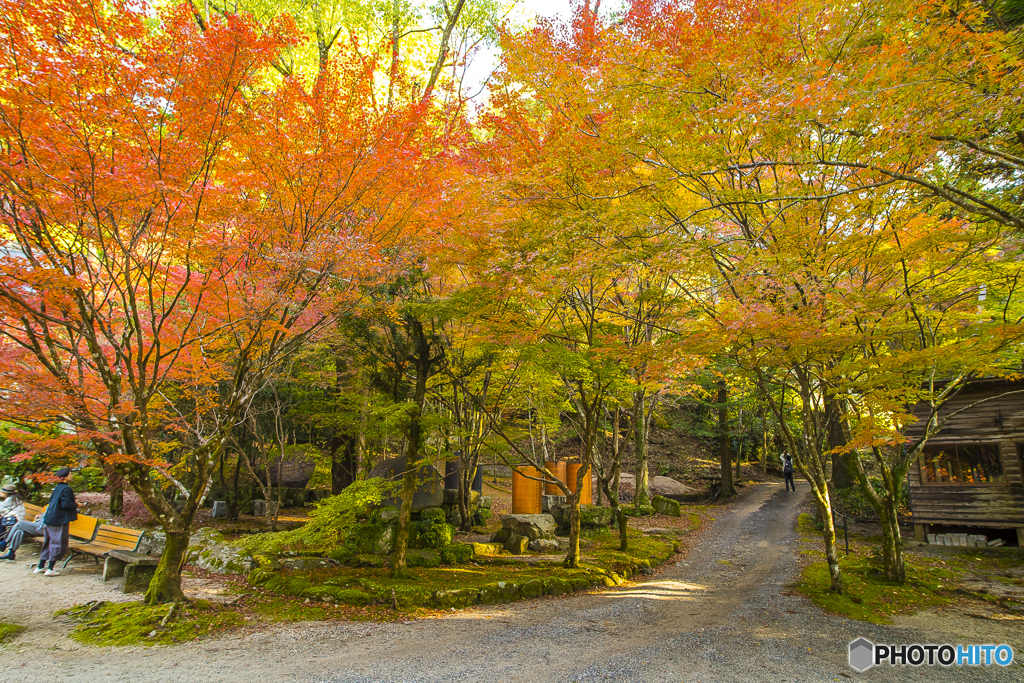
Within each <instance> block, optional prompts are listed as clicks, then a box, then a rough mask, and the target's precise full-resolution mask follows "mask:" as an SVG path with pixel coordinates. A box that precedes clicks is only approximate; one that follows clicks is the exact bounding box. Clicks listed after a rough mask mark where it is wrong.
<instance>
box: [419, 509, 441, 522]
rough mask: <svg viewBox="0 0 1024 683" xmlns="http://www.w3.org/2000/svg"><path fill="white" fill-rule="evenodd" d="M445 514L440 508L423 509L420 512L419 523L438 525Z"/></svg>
mask: <svg viewBox="0 0 1024 683" xmlns="http://www.w3.org/2000/svg"><path fill="white" fill-rule="evenodd" d="M444 520H445V514H444V510H443V509H442V508H425V509H423V510H420V521H421V522H432V523H435V524H440V523H442V522H444Z"/></svg>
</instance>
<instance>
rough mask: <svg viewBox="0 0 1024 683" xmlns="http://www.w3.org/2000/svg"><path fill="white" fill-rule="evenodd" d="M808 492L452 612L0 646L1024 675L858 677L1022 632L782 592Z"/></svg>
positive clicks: (86, 666)
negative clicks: (621, 579) (640, 565)
mask: <svg viewBox="0 0 1024 683" xmlns="http://www.w3.org/2000/svg"><path fill="white" fill-rule="evenodd" d="M801 499H802V496H800V495H793V494H787V493H785V492H784V491H783V490H782V487H781V486H779V485H774V484H765V485H760V486H758V487H756V488H754V490H753V491H751V492H750V493H748V494H746V495H745V496H744V497H743V498H742V499H741V500H739V501H737V502H736V503H735V504H733V505H732V506H730V507H729V508H727V509H723V511H722V512H723V514H722V515H721V516H720V518H719V519H718V521H717V522H716V523H715V524H714V526H713V527H712V528H711V529H710V530H709V531H708V532H707V533H706V536H705V538H704V539H703V541H702V542H701V543H699V544H697V547H696V549H694V550H693V551H691V553H690V554H689V556H688V557H686V558H684V559H681V560H680V561H679V562H678V563H677V564H675V565H674V566H671V567H669V568H667V569H666V570H664V571H662V572H661V573H660V574H659V575H658V576H657V577H655V579H654V580H652V581H649V582H646V583H642V584H634V585H630V586H623V587H621V588H620V589H617V590H613V591H603V592H600V593H593V594H586V595H573V596H565V597H561V598H548V599H542V600H539V601H533V602H526V603H518V604H515V605H507V606H500V607H496V608H495V607H487V608H475V609H469V610H464V611H461V612H457V613H453V614H452V615H451V616H449V617H445V618H441V619H431V620H419V621H415V622H406V623H397V624H367V623H338V622H334V623H330V622H325V623H306V624H293V625H288V626H281V627H277V628H264V629H263V630H260V631H252V632H240V633H236V634H233V635H230V636H227V637H224V638H220V639H217V640H207V641H204V642H198V643H192V644H188V645H182V646H178V647H167V648H122V649H95V648H82V649H78V648H77V646H76V645H75V644H74V643H72V642H71V641H69V640H67V639H66V638H63V637H61V636H60V634H59V633H57V632H56V631H57V630H59V629H57V628H56V627H55V626H53V625H49V626H44V625H43V620H37V621H33V622H32V623H31V624H29V625H30V631H29V632H28V633H26V634H24V635H23V636H21V637H20V638H19V639H17V640H16V641H14V642H12V643H10V644H8V645H5V646H0V652H2V656H3V660H4V663H5V664H6V667H5V669H4V670H0V680H2V681H8V680H9V681H25V682H30V681H46V682H47V683H52V681H54V680H58V681H60V680H70V681H86V680H88V681H91V680H99V681H114V680H126V681H147V682H148V681H152V682H154V683H159V682H163V681H168V682H171V681H174V682H177V681H197V682H198V681H201V682H203V683H215V682H218V681H231V682H232V683H235V682H237V681H239V680H242V681H302V682H310V683H313V682H316V683H320V682H323V683H327V682H332V683H333V682H338V683H341V682H346V683H349V682H351V683H356V682H370V681H374V682H376V681H381V682H383V681H388V682H391V681H422V682H425V683H426V682H433V681H437V682H441V681H444V682H448V681H486V682H487V683H490V682H492V681H553V682H559V683H561V682H565V683H569V682H573V681H576V682H582V681H630V682H632V681H637V682H640V681H643V682H651V683H656V682H660V681H673V682H675V683H678V682H679V681H707V682H710V681H772V682H774V681H834V680H842V679H843V678H849V677H851V676H852V677H863V678H864V679H867V680H872V681H906V680H913V681H921V680H928V681H931V680H940V681H947V680H948V681H961V680H982V679H984V680H986V681H1022V680H1024V675H1022V673H1021V671H1022V669H1021V668H1020V666H1019V665H1018V664H1017V663H1015V665H1014V666H1012V667H1010V668H1008V669H999V668H998V667H993V668H988V667H985V668H974V669H971V668H966V667H965V668H953V669H950V670H941V669H940V668H939V667H923V668H913V667H906V668H898V667H893V668H888V667H876V668H875V669H871V670H870V671H868V672H867V673H866V674H861V675H859V674H856V673H855V672H853V671H852V670H851V669H850V668H849V667H848V666H847V662H846V658H847V644H848V643H849V642H850V641H851V640H854V639H855V638H857V637H858V636H864V637H866V638H868V639H869V640H872V641H874V642H883V643H914V642H940V643H941V642H953V643H958V642H961V643H992V642H995V643H1002V642H1009V643H1010V644H1011V645H1014V649H1015V652H1017V653H1018V657H1019V659H1022V660H1024V648H1022V647H1021V645H1022V642H1021V641H1022V633H1021V631H1022V630H1024V629H1020V627H1019V626H1012V625H1011V626H1007V625H1005V624H1000V623H996V622H989V621H985V620H974V619H967V618H963V617H951V616H945V615H937V614H933V615H918V616H916V617H911V618H908V619H904V620H903V621H902V622H901V624H900V625H898V626H874V625H871V624H864V623H862V622H856V621H850V620H847V619H844V618H841V617H834V616H829V615H826V614H824V613H822V612H821V611H820V610H818V609H817V608H815V607H814V606H813V605H811V604H810V603H809V602H808V601H806V600H805V599H803V598H800V597H798V596H794V595H790V594H789V592H788V591H787V590H786V588H785V586H786V585H787V584H788V583H790V582H792V581H793V579H794V578H795V575H796V571H797V563H796V552H797V548H798V541H797V538H796V535H795V533H794V531H793V529H794V526H795V519H796V515H797V511H798V508H799V504H800V502H801ZM14 570H16V571H17V572H22V571H24V565H23V563H19V566H18V567H0V581H2V582H3V583H2V584H0V585H3V593H4V600H5V604H3V605H0V619H5V620H11V621H19V622H20V623H26V621H25V619H24V614H23V613H22V608H21V607H20V606H21V605H22V604H23V601H22V599H20V598H15V599H14V600H13V602H10V601H8V596H9V595H10V593H9V592H8V589H9V587H11V585H12V584H11V582H10V581H9V580H10V579H11V578H12V576H11V574H12V572H13V571H14ZM31 578H32V579H37V578H38V579H39V580H40V581H42V580H43V579H42V578H41V577H31ZM62 578H63V577H62ZM69 578H70V577H69ZM57 580H58V579H53V580H51V581H54V582H56V581H57ZM92 581H93V582H92V583H91V584H90V585H91V589H90V592H89V595H88V597H85V596H84V595H81V594H79V593H80V592H81V591H79V590H78V589H76V591H75V594H74V595H73V596H72V595H68V596H66V598H67V601H69V602H84V601H85V600H87V599H95V598H96V597H97V591H98V590H99V588H98V584H97V583H96V582H95V580H94V579H93V580H92ZM24 582H25V579H24V577H22V578H21V579H18V580H16V581H14V582H13V583H14V584H15V587H18V586H22V585H24V588H25V590H28V591H38V588H36V587H35V586H29V585H28V584H26V583H24ZM35 583H38V582H35ZM70 583H71V582H70V581H69V582H68V584H69V585H70ZM47 588H48V589H49V586H47ZM61 588H62V585H61V584H58V583H53V592H52V593H51V592H49V590H48V591H47V595H48V596H49V597H48V598H40V599H39V600H41V601H42V602H45V601H46V599H49V600H53V599H56V596H57V595H58V591H60V590H61ZM115 595H116V594H115ZM102 597H104V598H106V599H109V598H110V596H109V595H107V594H104V595H103V596H102ZM64 599H65V596H63V595H61V597H60V600H61V602H62V603H63V602H64ZM37 602H38V601H37ZM43 606H44V605H42V604H36V608H41V607H43ZM54 609H56V607H54ZM63 628H66V627H63ZM922 676H924V677H925V678H923V679H922Z"/></svg>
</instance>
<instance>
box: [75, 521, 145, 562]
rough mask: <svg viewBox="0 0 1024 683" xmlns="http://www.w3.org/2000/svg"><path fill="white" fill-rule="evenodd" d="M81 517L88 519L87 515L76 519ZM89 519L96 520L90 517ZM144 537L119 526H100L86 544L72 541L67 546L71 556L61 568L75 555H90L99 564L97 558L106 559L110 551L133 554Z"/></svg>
mask: <svg viewBox="0 0 1024 683" xmlns="http://www.w3.org/2000/svg"><path fill="white" fill-rule="evenodd" d="M82 517H88V515H79V517H78V518H79V519H81V518H82ZM91 519H96V518H95V517H92V518H91ZM97 521H99V520H97ZM145 535H146V532H145V531H138V530H136V529H126V528H124V527H120V526H113V525H112V524H101V525H100V528H99V530H98V531H96V535H95V536H93V537H91V538H90V539H89V540H88V541H87V542H84V543H82V542H78V541H72V542H71V543H69V544H68V550H70V551H71V554H70V555H68V559H66V560H64V565H63V566H65V567H66V566H68V562H70V561H71V558H73V557H74V556H75V555H91V556H92V558H93V559H94V560H96V563H97V564H99V561H100V560H99V558H101V557H104V558H105V557H107V556H108V555H109V554H110V551H112V550H128V551H130V552H135V551H137V550H138V549H139V544H140V543H142V537H143V536H145Z"/></svg>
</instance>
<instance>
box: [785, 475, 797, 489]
mask: <svg viewBox="0 0 1024 683" xmlns="http://www.w3.org/2000/svg"><path fill="white" fill-rule="evenodd" d="M782 476H784V477H785V478H786V491H789V487H790V486H792V487H793V493H796V484H795V483H794V482H793V473H792V472H783V473H782Z"/></svg>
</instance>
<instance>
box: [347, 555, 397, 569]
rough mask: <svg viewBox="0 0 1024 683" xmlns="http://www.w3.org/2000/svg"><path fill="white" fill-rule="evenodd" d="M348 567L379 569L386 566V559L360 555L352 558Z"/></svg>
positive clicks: (379, 556) (378, 556) (377, 556)
mask: <svg viewBox="0 0 1024 683" xmlns="http://www.w3.org/2000/svg"><path fill="white" fill-rule="evenodd" d="M348 565H349V566H350V567H373V568H376V569H380V568H383V567H386V566H388V558H386V557H384V556H382V555H371V554H369V553H361V554H359V555H355V556H354V557H352V559H350V560H349V562H348Z"/></svg>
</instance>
